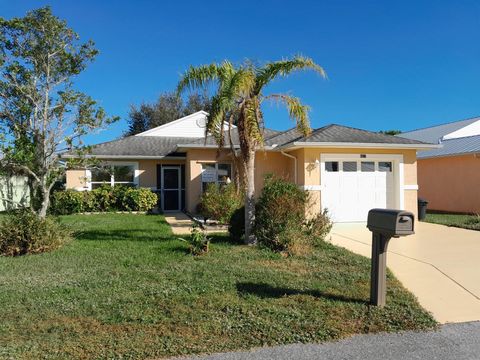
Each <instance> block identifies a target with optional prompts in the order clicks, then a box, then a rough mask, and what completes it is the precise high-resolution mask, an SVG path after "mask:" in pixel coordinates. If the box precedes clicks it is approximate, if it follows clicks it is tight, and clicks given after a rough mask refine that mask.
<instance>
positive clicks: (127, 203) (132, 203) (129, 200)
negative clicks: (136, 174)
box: [122, 188, 158, 211]
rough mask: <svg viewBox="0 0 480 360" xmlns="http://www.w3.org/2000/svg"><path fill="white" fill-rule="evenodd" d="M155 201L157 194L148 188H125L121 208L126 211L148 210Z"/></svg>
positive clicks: (152, 206) (155, 203) (153, 205)
mask: <svg viewBox="0 0 480 360" xmlns="http://www.w3.org/2000/svg"><path fill="white" fill-rule="evenodd" d="M157 202H158V196H157V195H156V194H155V193H153V192H152V191H151V190H150V189H145V188H140V189H135V188H127V190H126V191H125V192H124V196H123V203H122V208H124V209H125V210H127V211H150V210H152V209H153V208H154V207H155V205H157Z"/></svg>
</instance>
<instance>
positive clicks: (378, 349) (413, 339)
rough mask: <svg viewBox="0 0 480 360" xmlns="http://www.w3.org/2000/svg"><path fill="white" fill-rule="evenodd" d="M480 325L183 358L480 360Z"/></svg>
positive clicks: (243, 359)
mask: <svg viewBox="0 0 480 360" xmlns="http://www.w3.org/2000/svg"><path fill="white" fill-rule="evenodd" d="M479 334H480V323H479V322H475V323H462V324H448V325H444V326H442V327H441V328H440V330H439V331H432V332H410V331H409V332H404V333H397V334H378V335H358V336H353V337H351V338H348V339H345V340H342V341H338V342H330V343H323V344H294V345H285V346H275V347H271V348H262V349H254V350H252V351H245V352H236V353H224V354H213V355H207V356H199V357H191V358H181V359H191V360H193V359H197V360H199V359H202V360H247V359H248V360H272V359H274V360H291V359H299V360H300V359H301V360H323V359H325V360H327V359H328V360H347V359H348V360H385V359H389V360H414V359H420V360H430V359H437V360H451V359H455V360H478V359H479V358H480V341H479V339H480V335H479Z"/></svg>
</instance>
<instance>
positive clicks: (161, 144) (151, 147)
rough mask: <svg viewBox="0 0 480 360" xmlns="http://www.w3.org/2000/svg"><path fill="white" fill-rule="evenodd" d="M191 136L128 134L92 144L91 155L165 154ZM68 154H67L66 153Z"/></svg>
mask: <svg viewBox="0 0 480 360" xmlns="http://www.w3.org/2000/svg"><path fill="white" fill-rule="evenodd" d="M191 141H192V138H183V137H157V136H129V137H126V138H123V139H119V140H113V141H109V142H105V143H101V144H97V145H94V146H93V147H92V151H91V152H90V155H93V156H108V155H114V156H159V157H160V156H167V155H169V154H171V153H173V152H175V151H176V149H177V144H179V143H182V142H183V143H186V142H191ZM67 156H68V154H67Z"/></svg>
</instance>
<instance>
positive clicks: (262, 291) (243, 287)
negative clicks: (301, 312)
mask: <svg viewBox="0 0 480 360" xmlns="http://www.w3.org/2000/svg"><path fill="white" fill-rule="evenodd" d="M237 291H238V293H239V294H240V295H255V296H257V297H259V298H262V299H267V298H281V297H284V296H290V295H309V296H313V297H316V298H323V299H327V300H333V301H339V302H347V303H355V304H362V305H368V301H366V300H363V299H357V298H351V297H348V296H342V295H335V294H330V293H325V292H322V291H319V290H298V289H291V288H284V287H275V286H271V285H269V284H265V283H251V282H245V283H237Z"/></svg>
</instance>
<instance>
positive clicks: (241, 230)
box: [228, 206, 245, 243]
mask: <svg viewBox="0 0 480 360" xmlns="http://www.w3.org/2000/svg"><path fill="white" fill-rule="evenodd" d="M228 232H229V234H230V239H232V241H233V242H235V243H242V242H243V240H244V237H245V206H242V207H241V208H238V209H237V210H235V211H234V212H233V214H232V216H231V217H230V221H229V223H228Z"/></svg>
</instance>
